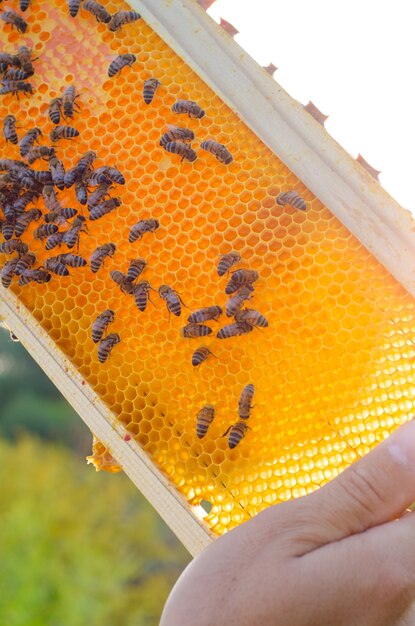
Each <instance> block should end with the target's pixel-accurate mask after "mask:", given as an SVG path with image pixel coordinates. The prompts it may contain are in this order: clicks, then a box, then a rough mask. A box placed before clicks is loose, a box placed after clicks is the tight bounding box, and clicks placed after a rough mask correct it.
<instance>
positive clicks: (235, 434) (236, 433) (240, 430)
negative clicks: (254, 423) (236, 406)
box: [228, 420, 249, 450]
mask: <svg viewBox="0 0 415 626" xmlns="http://www.w3.org/2000/svg"><path fill="white" fill-rule="evenodd" d="M248 428H249V426H248V424H247V423H246V422H244V421H242V420H241V421H239V422H236V424H234V425H233V426H232V427H231V429H230V432H229V439H228V446H229V447H230V449H231V450H232V449H233V448H236V446H237V445H238V444H239V443H240V442H241V441H242V439H243V438H244V437H245V435H246V433H247V431H248Z"/></svg>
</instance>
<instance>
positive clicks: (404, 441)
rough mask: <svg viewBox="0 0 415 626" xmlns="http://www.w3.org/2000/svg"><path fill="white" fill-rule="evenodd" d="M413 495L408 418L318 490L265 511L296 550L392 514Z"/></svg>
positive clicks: (414, 432) (413, 429) (413, 437)
mask: <svg viewBox="0 0 415 626" xmlns="http://www.w3.org/2000/svg"><path fill="white" fill-rule="evenodd" d="M414 500H415V420H412V421H410V422H408V423H407V424H404V425H403V426H401V427H400V428H398V429H397V430H396V431H395V432H394V433H393V434H392V435H391V436H390V437H389V438H388V439H387V440H386V441H384V442H382V443H381V444H379V445H378V446H377V447H376V448H375V449H374V450H372V451H371V452H370V453H369V454H368V455H366V456H365V457H364V458H362V459H360V460H359V461H357V462H356V463H354V464H353V465H351V466H350V467H349V468H348V469H347V470H345V471H344V472H343V473H342V474H341V475H340V476H338V477H337V478H336V479H334V480H333V481H331V482H330V483H328V484H327V485H325V486H324V487H322V488H321V489H320V490H319V491H317V492H315V493H313V494H311V495H310V496H306V497H304V498H299V499H298V500H295V501H292V502H290V503H289V505H290V506H287V507H285V505H282V506H281V505H280V506H278V505H277V506H275V507H272V509H269V510H268V511H269V512H267V511H265V512H264V513H267V516H266V518H267V523H268V524H269V525H270V526H272V525H274V532H277V533H278V532H280V531H281V528H282V529H283V530H284V531H285V533H287V532H288V534H289V535H290V536H291V538H292V539H293V542H294V544H295V545H296V550H298V552H297V554H298V555H299V554H305V553H306V552H308V551H310V550H313V549H315V548H316V547H318V546H321V545H324V544H326V543H330V542H332V541H338V540H339V539H342V538H344V537H347V536H349V535H352V534H355V533H361V532H363V531H365V530H367V529H368V528H372V527H374V526H377V525H379V524H383V523H385V522H388V521H390V520H393V519H396V518H398V517H400V516H401V515H402V514H403V513H404V511H405V509H406V508H407V507H408V506H409V504H411V503H412V502H413V501H414ZM280 507H281V508H280ZM283 507H285V509H283Z"/></svg>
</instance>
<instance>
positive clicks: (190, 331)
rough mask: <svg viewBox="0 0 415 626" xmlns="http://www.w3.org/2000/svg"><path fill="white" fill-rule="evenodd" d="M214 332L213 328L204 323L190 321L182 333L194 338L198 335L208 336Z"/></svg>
mask: <svg viewBox="0 0 415 626" xmlns="http://www.w3.org/2000/svg"><path fill="white" fill-rule="evenodd" d="M211 333H212V329H211V328H209V326H205V325H204V324H195V323H189V324H186V326H184V327H183V328H182V329H181V331H180V334H181V336H182V337H185V338H186V339H194V338H196V337H206V336H207V335H210V334H211Z"/></svg>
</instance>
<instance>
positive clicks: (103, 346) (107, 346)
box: [98, 333, 121, 363]
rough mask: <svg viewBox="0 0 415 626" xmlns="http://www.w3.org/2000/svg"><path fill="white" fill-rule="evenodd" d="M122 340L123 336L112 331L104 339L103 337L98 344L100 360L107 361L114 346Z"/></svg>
mask: <svg viewBox="0 0 415 626" xmlns="http://www.w3.org/2000/svg"><path fill="white" fill-rule="evenodd" d="M120 341H121V338H120V336H119V335H118V334H117V333H110V334H109V335H107V336H106V337H104V339H101V341H100V342H99V346H98V361H99V362H100V363H105V361H106V360H107V359H108V357H109V355H110V352H111V350H112V349H113V347H114V346H115V345H116V344H117V343H119V342H120Z"/></svg>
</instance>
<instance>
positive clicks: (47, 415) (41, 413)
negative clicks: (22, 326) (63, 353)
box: [0, 328, 91, 456]
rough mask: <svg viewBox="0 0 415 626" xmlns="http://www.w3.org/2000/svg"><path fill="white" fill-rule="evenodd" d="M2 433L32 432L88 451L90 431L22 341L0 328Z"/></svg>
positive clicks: (82, 451)
mask: <svg viewBox="0 0 415 626" xmlns="http://www.w3.org/2000/svg"><path fill="white" fill-rule="evenodd" d="M0 398H1V403H0V436H2V437H5V438H7V439H15V438H16V437H17V436H18V435H19V434H20V433H21V432H32V433H34V434H36V435H37V436H38V437H41V438H42V439H47V440H49V441H56V442H60V443H64V444H65V445H67V446H69V447H71V448H74V449H77V450H78V451H79V452H80V453H81V454H82V455H83V456H85V455H86V454H88V451H89V449H90V445H91V435H90V433H89V431H88V429H87V427H86V426H85V425H84V424H83V422H82V421H81V420H80V419H79V417H78V416H77V415H76V413H75V411H74V410H73V409H72V408H71V407H70V405H69V404H68V403H67V402H66V401H65V400H64V398H63V397H62V396H61V394H60V393H59V391H58V390H57V389H56V387H55V386H54V385H53V383H51V382H50V380H49V379H48V377H47V376H46V375H45V374H44V373H43V371H42V370H41V369H40V367H39V366H38V365H37V364H36V362H35V361H34V360H33V359H32V358H31V357H30V356H29V354H28V353H27V352H26V350H25V349H24V348H23V346H22V345H21V344H20V343H14V342H12V341H10V338H9V333H8V331H5V330H4V329H3V328H0Z"/></svg>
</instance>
